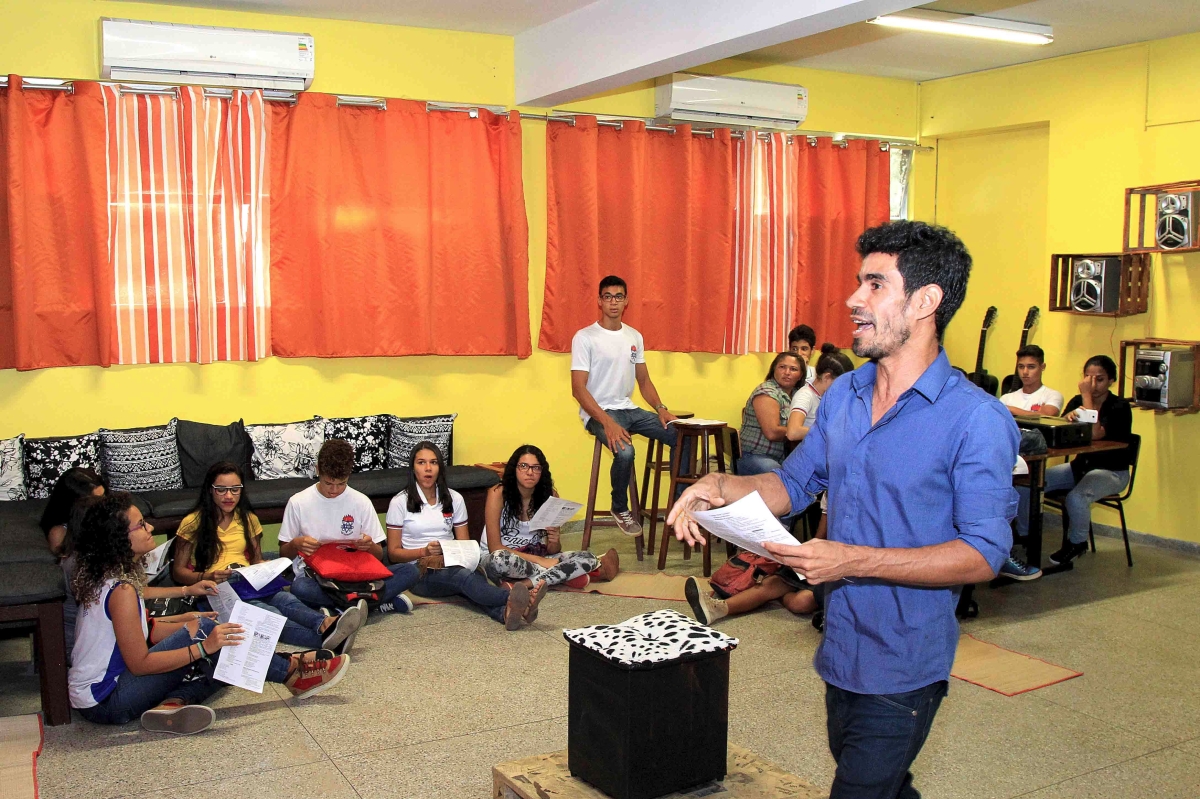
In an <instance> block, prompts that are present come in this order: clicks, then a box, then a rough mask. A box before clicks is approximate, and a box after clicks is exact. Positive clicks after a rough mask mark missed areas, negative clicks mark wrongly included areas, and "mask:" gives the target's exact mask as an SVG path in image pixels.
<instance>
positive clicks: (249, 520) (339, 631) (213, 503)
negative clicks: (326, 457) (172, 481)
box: [171, 461, 367, 654]
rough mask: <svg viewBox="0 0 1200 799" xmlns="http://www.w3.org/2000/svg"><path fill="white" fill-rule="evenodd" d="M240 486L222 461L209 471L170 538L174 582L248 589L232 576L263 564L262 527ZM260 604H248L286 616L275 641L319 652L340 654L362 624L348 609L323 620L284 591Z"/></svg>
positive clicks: (236, 473) (237, 474) (235, 472)
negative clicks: (191, 506) (210, 582)
mask: <svg viewBox="0 0 1200 799" xmlns="http://www.w3.org/2000/svg"><path fill="white" fill-rule="evenodd" d="M245 482H246V481H245V479H244V478H243V476H242V469H241V467H240V466H238V465H237V464H236V463H230V462H228V461H223V462H221V463H216V464H213V465H212V466H210V467H209V469H208V473H207V474H206V475H205V476H204V483H203V484H202V485H201V487H200V496H199V497H198V498H197V499H196V505H195V508H194V509H193V510H192V512H191V513H189V514H188V515H187V516H184V517H183V521H182V522H180V523H179V531H178V533H177V534H176V536H175V561H174V564H173V565H172V566H171V576H172V577H173V578H174V580H175V582H177V583H179V584H180V585H191V584H193V583H197V582H199V581H201V580H205V579H208V580H213V581H215V582H225V581H226V580H228V581H230V583H232V584H236V586H235V587H240V588H241V590H242V591H247V590H248V589H250V588H251V587H252V586H250V585H249V584H248V583H247V582H246V580H245V579H244V578H243V577H242V575H240V574H238V573H237V572H235V571H233V569H234V568H236V567H239V566H252V565H254V564H256V563H262V562H263V556H262V524H260V523H259V521H258V517H257V516H256V515H254V511H253V510H251V509H250V501H249V500H248V499H246V494H245V492H244V491H243V490H242V488H243V486H244V484H245ZM244 595H246V596H249V594H248V593H247V594H244ZM260 599H261V601H260ZM260 599H251V600H247V601H249V602H251V604H254V605H257V606H258V607H260V608H263V609H264V610H269V611H271V612H273V613H278V614H280V615H281V616H285V617H286V618H287V622H286V623H285V624H284V626H283V634H282V635H281V636H280V640H281V641H283V643H285V644H291V645H293V646H303V647H306V648H313V649H315V648H317V647H320V648H321V649H330V650H333V651H334V652H336V653H338V654H340V653H341V652H342V647H343V646H344V644H345V643H346V642H347V641H353V639H354V635H355V633H357V632H358V630H359V628H360V627H362V626H363V624H364V623H365V622H366V620H367V616H366V614H365V613H364V612H363V611H362V609H361V608H359V607H357V606H356V607H351V608H347V609H346V610H345V611H343V612H342V613H341V615H340V616H326V615H325V614H323V613H321V612H320V611H318V610H313V609H312V608H310V607H308V606H307V605H305V604H304V603H303V602H301V601H300V600H299V599H297V598H296V597H294V596H292V595H291V594H290V593H288V592H287V591H283V590H279V591H276V592H274V593H272V594H270V595H268V596H263V597H261V598H260Z"/></svg>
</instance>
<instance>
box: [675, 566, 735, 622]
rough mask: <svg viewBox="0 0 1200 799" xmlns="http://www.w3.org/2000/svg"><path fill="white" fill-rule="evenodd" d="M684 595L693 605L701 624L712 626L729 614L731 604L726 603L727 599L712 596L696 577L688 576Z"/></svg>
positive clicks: (684, 586)
mask: <svg viewBox="0 0 1200 799" xmlns="http://www.w3.org/2000/svg"><path fill="white" fill-rule="evenodd" d="M683 595H684V597H685V598H686V599H687V601H688V604H689V605H691V606H692V613H693V614H695V616H696V621H698V622H700V623H701V624H707V625H709V626H712V623H713V622H715V621H717V620H718V619H723V618H725V617H726V616H728V615H729V606H728V605H726V604H725V600H724V599H717V598H716V597H715V596H710V595H709V593H708V592H707V591H705V590H704V589H703V588H702V587H701V585H700V581H699V580H697V579H696V578H695V577H689V578H687V582H686V583H684V584H683Z"/></svg>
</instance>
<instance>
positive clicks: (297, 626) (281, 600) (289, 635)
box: [196, 572, 325, 649]
mask: <svg viewBox="0 0 1200 799" xmlns="http://www.w3.org/2000/svg"><path fill="white" fill-rule="evenodd" d="M245 579H246V578H245V577H242V575H240V574H238V573H237V572H234V573H233V574H231V575H230V576H229V582H231V583H232V582H234V581H235V580H245ZM247 604H249V605H254V606H255V607H257V608H262V609H263V610H267V611H270V612H271V613H278V614H279V615H280V616H283V617H285V618H286V619H287V621H285V622H284V623H283V632H282V633H280V634H279V640H280V641H282V642H283V643H285V644H290V645H291V646H302V647H304V648H305V649H317V648H319V647H320V646H321V642H322V641H324V640H325V636H324V635H322V634H321V625H322V624H324V623H325V616H324V614H322V613H321V612H320V611H317V610H313V609H312V608H310V607H309V606H308V605H305V604H304V603H303V602H301V601H300V600H299V599H297V598H296V597H294V596H292V595H291V594H289V593H288V592H287V591H280V592H279V593H277V594H275V595H274V596H270V597H264V598H262V599H252V600H250V601H249V602H248V603H247ZM196 606H197V608H199V609H200V610H211V606H210V605H209V603H208V601H207V600H205V599H201V600H200V601H199V602H197V603H196Z"/></svg>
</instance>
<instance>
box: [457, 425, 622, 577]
mask: <svg viewBox="0 0 1200 799" xmlns="http://www.w3.org/2000/svg"><path fill="white" fill-rule="evenodd" d="M555 496H558V494H557V493H556V492H555V490H554V479H553V478H552V477H551V476H550V464H549V463H547V462H546V456H545V454H543V452H542V451H541V450H540V449H538V448H537V447H535V446H533V445H532V444H525V445H523V446H520V447H517V449H516V451H515V452H513V454H512V456H511V457H510V458H509V459H508V463H507V464H506V465H505V466H504V475H503V477H502V478H501V480H500V485H497V486H492V487H491V489H489V490H488V496H487V510H486V516H487V527H486V528H485V529H484V532H483V538H482V540H481V541H480V543H481V544H482V548H483V550H484V551H485V552H486V553H487V554H486V555H485V556H484V559H483V566H484V571H485V572H486V573H487V576H488V577H489V578H491V579H492V580H495V581H497V582H502V581H521V582H524V583H525V584H526V585H527V586H530V587H532V586H534V585H538V584H542V583H544V584H545V586H546V587H550V586H554V585H561V584H563V583H570V582H571V581H572V580H576V581H578V582H579V583H580V584H581V586H583V585H587V583H588V581H589V580H591V579H596V580H611V579H612V578H614V577H616V576H617V571H618V569H619V568H620V560H619V559H618V557H617V550H615V549H610V550H608V552H606V553H604V554H603V555H602V556H600V557H599V558H597V557H596V556H595V555H593V554H592V553H591V552H588V551H587V550H583V551H579V552H563V551H562V543H561V541H560V540H559V537H558V528H557V527H547V528H546V529H544V530H535V529H530V524H529V523H530V520H531V519H533V516H534V514H536V513H537V512H538V509H539V508H541V507H542V506H543V505H544V504H545V502H546V500H548V499H550V498H551V497H555ZM572 585H574V584H573V583H572ZM539 590H544V589H539Z"/></svg>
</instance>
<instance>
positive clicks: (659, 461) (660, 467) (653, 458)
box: [641, 411, 696, 555]
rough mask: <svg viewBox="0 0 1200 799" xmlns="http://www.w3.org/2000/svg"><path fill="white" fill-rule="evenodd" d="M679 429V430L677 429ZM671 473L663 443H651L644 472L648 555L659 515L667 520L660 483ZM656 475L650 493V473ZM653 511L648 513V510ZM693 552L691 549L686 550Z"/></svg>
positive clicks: (686, 415) (685, 415) (681, 413)
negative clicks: (660, 494)
mask: <svg viewBox="0 0 1200 799" xmlns="http://www.w3.org/2000/svg"><path fill="white" fill-rule="evenodd" d="M695 415H696V414H694V413H692V412H691V411H679V412H678V413H676V414H675V418H676V419H691V418H692V417H693V416H695ZM676 429H678V428H676ZM670 471H671V462H670V461H667V460H663V443H662V442H661V441H651V442H650V445H649V446H648V447H646V468H645V469H644V470H643V472H642V497H641V505H642V516H641V522H642V528H643V529H645V527H646V522H649V523H650V535H649V536H648V537H647V538H646V554H647V555H653V554H654V531H655V529H656V528H657V527H658V521H659V514H660V513H661V514H662V520H663V521H664V522H665V521H666V520H667V512H666V510H659V507H658V495H659V483H660V482H661V479H662V473H663V472H670ZM651 472H653V473H654V493H653V494H651V493H650V473H651ZM647 507H650V508H651V510H649V511H647V510H646V508H647ZM686 551H688V552H690V551H691V547H688V549H687V550H686Z"/></svg>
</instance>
